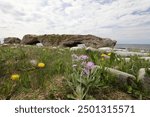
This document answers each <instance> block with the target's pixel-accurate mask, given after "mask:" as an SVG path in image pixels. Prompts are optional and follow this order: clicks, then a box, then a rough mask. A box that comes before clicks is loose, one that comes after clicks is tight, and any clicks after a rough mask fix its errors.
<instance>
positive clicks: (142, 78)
mask: <svg viewBox="0 0 150 117" xmlns="http://www.w3.org/2000/svg"><path fill="white" fill-rule="evenodd" d="M146 70H150V68H148V69H146V68H141V69H140V70H139V72H138V81H139V82H140V83H141V86H142V88H143V90H144V91H146V92H149V93H150V76H148V75H146Z"/></svg>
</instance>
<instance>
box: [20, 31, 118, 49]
mask: <svg viewBox="0 0 150 117" xmlns="http://www.w3.org/2000/svg"><path fill="white" fill-rule="evenodd" d="M116 42H117V41H115V40H111V39H108V38H100V37H96V36H94V35H55V34H51V35H39V36H37V35H25V36H24V37H23V39H22V41H21V44H25V45H35V44H36V43H42V44H43V45H44V46H63V47H74V46H77V45H78V44H85V46H87V47H89V46H90V47H93V48H100V47H114V46H115V44H116Z"/></svg>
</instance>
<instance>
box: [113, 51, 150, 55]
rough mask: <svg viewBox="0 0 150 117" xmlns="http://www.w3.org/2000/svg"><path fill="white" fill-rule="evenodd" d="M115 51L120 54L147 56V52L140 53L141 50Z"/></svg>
mask: <svg viewBox="0 0 150 117" xmlns="http://www.w3.org/2000/svg"><path fill="white" fill-rule="evenodd" d="M115 53H116V54H117V55H120V56H148V55H149V53H141V52H123V51H116V52H115Z"/></svg>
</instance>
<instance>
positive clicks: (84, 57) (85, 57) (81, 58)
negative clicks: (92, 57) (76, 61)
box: [79, 55, 89, 60]
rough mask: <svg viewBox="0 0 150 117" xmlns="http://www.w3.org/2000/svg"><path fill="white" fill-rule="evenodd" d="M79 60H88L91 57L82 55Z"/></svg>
mask: <svg viewBox="0 0 150 117" xmlns="http://www.w3.org/2000/svg"><path fill="white" fill-rule="evenodd" d="M79 58H80V60H87V59H88V58H89V57H88V56H87V55H81V56H80V57H79Z"/></svg>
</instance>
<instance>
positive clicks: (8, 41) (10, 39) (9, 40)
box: [4, 37, 21, 44]
mask: <svg viewBox="0 0 150 117" xmlns="http://www.w3.org/2000/svg"><path fill="white" fill-rule="evenodd" d="M20 42H21V40H20V39H19V38H17V37H7V38H4V44H19V43H20Z"/></svg>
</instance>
